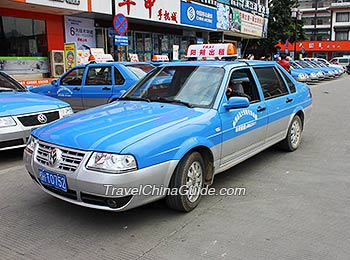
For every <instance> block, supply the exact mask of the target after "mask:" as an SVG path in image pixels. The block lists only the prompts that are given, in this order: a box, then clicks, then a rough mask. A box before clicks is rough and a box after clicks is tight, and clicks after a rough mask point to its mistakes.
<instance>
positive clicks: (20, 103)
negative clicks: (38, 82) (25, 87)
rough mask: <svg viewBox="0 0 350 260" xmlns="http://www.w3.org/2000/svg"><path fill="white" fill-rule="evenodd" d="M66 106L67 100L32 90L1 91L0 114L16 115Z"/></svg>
mask: <svg viewBox="0 0 350 260" xmlns="http://www.w3.org/2000/svg"><path fill="white" fill-rule="evenodd" d="M66 106H68V104H67V103H66V102H63V101H61V100H58V99H54V98H51V97H47V96H42V95H38V94H34V93H31V92H0V116H16V115H21V114H29V113H35V112H39V111H46V110H51V109H57V108H61V107H66Z"/></svg>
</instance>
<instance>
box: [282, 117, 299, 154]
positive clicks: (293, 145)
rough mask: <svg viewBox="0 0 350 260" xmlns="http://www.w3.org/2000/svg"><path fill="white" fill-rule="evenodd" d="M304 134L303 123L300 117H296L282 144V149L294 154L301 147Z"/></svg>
mask: <svg viewBox="0 0 350 260" xmlns="http://www.w3.org/2000/svg"><path fill="white" fill-rule="evenodd" d="M302 132H303V123H302V122H301V119H300V117H299V116H298V115H296V116H294V118H293V120H292V122H291V124H290V126H289V128H288V132H287V136H286V138H285V139H284V140H283V141H282V142H281V143H280V147H281V148H282V149H283V150H285V151H288V152H293V151H295V150H296V149H298V147H299V146H300V143H301V136H302Z"/></svg>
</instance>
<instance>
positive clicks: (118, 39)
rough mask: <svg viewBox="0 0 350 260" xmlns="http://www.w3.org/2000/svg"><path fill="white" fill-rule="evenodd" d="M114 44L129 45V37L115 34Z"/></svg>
mask: <svg viewBox="0 0 350 260" xmlns="http://www.w3.org/2000/svg"><path fill="white" fill-rule="evenodd" d="M114 45H117V46H128V45H129V37H128V36H123V35H115V36H114Z"/></svg>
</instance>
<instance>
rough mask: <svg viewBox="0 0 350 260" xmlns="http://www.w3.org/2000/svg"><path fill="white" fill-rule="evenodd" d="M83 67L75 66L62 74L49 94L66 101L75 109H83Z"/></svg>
mask: <svg viewBox="0 0 350 260" xmlns="http://www.w3.org/2000/svg"><path fill="white" fill-rule="evenodd" d="M84 71H85V67H77V68H73V69H71V70H70V71H69V72H68V73H67V74H65V75H63V76H62V77H61V78H60V79H59V80H58V84H57V86H55V87H54V88H55V91H52V94H51V96H52V97H55V98H59V99H61V100H63V101H66V102H67V103H69V104H70V105H71V107H72V108H73V109H74V110H75V111H79V110H82V109H83V102H82V91H81V89H82V81H83V75H84Z"/></svg>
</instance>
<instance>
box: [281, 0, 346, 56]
mask: <svg viewBox="0 0 350 260" xmlns="http://www.w3.org/2000/svg"><path fill="white" fill-rule="evenodd" d="M298 2H299V7H298V8H299V9H300V11H301V12H302V14H303V15H302V17H303V22H304V27H303V29H304V30H305V33H306V36H307V38H308V39H307V41H303V42H297V43H295V44H296V46H295V49H296V52H297V53H296V54H297V55H296V56H299V55H300V54H303V55H304V56H305V55H307V56H308V57H322V58H325V59H328V60H329V59H331V58H333V57H337V56H344V55H350V0H299V1H298ZM279 46H280V47H281V51H285V45H282V44H279ZM289 49H294V44H289Z"/></svg>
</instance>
